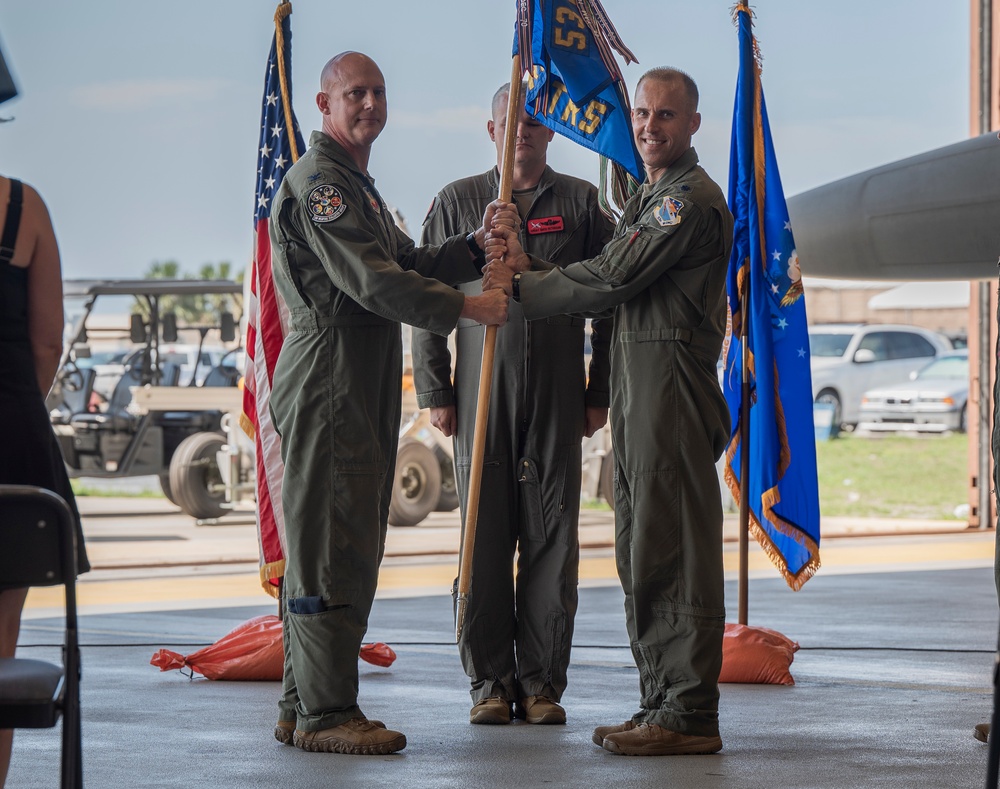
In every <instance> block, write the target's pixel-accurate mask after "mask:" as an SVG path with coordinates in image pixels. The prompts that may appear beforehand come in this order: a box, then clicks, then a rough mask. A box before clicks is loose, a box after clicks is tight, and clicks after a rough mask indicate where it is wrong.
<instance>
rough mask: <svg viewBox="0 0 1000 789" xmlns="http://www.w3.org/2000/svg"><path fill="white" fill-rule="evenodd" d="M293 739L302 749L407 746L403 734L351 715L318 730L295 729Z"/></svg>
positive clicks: (371, 750) (369, 751)
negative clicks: (335, 723)
mask: <svg viewBox="0 0 1000 789" xmlns="http://www.w3.org/2000/svg"><path fill="white" fill-rule="evenodd" d="M292 742H293V743H294V744H295V747H297V748H301V749H302V750H304V751H313V752H322V753H350V754H357V755H362V756H377V755H381V754H386V753H395V752H396V751H401V750H403V748H405V747H406V737H405V736H404V735H403V734H402V733H400V732H398V731H393V730H392V729H383V728H380V727H379V726H376V725H375V724H374V723H372V722H371V721H369V720H366V719H365V718H352V719H351V720H349V721H345V722H344V723H341V724H340V725H339V726H333V727H331V728H329V729H321V730H320V731H301V730H299V729H296V730H295V734H294V735H293V737H292Z"/></svg>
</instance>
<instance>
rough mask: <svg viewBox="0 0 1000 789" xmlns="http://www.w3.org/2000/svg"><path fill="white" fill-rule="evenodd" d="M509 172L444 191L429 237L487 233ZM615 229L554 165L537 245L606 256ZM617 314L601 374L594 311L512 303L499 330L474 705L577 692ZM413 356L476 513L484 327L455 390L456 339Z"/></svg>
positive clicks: (549, 254)
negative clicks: (587, 447)
mask: <svg viewBox="0 0 1000 789" xmlns="http://www.w3.org/2000/svg"><path fill="white" fill-rule="evenodd" d="M498 178H499V176H498V173H497V169H496V168H495V167H494V168H493V169H492V170H490V171H489V172H486V173H484V174H482V175H477V176H473V177H471V178H465V179H462V180H460V181H456V182H454V183H452V184H449V185H448V186H446V187H444V189H442V190H441V192H440V193H439V194H438V195H437V197H436V198H435V200H434V203H433V205H432V206H431V209H430V212H429V213H428V215H427V218H426V219H425V220H424V230H423V243H425V244H427V243H430V244H439V243H441V241H443V240H444V239H445V238H447V237H449V236H452V235H454V234H456V233H469V232H471V231H473V230H475V229H476V228H478V227H479V226H480V225H481V224H482V217H483V212H484V211H485V210H486V206H487V205H488V204H489V203H490V202H491V201H493V200H495V199H496V197H497V191H498ZM611 232H612V226H611V223H610V222H609V221H608V220H607V219H606V218H605V217H604V215H603V214H602V213H601V211H600V208H599V206H598V204H597V190H596V189H595V188H594V187H593V185H592V184H590V183H587V182H586V181H583V180H580V179H578V178H573V177H571V176H566V175H560V174H558V173H556V172H554V171H553V170H552V168H550V167H546V168H545V170H544V172H543V174H542V177H541V179H540V181H539V183H538V187H537V189H536V190H535V195H534V199H533V201H532V203H531V206H530V208H529V210H528V211H527V213H526V215H525V216H524V217H523V224H522V230H521V242H522V244H524V247H525V249H526V250H529V251H531V252H532V253H534V254H536V255H538V256H539V257H541V258H545V259H546V260H547V261H549V263H547V264H546V265H553V264H554V265H565V264H567V263H571V262H573V261H575V260H580V259H581V258H587V257H592V256H594V255H596V254H597V253H598V252H600V250H601V249H602V248H603V247H604V244H605V243H606V242H607V241H608V240H609V239H610V237H611ZM468 279H470V278H469V277H466V278H465V279H464V280H451V283H452V284H460V286H461V289H462V290H463V291H464V292H466V293H469V294H475V293H482V285H481V281H480V278H479V277H478V276H477V277H475V278H474V280H473V281H471V282H468V281H467V280H468ZM610 323H611V322H610V321H597V322H595V323H594V325H593V329H592V336H591V344H592V348H593V354H592V357H591V364H590V380H589V383H588V382H587V378H586V375H585V370H584V354H583V346H584V325H585V321H584V320H583V319H582V318H577V317H571V316H569V315H559V316H555V317H550V318H543V319H542V320H537V321H531V322H529V321H526V320H524V316H523V314H522V313H521V310H520V307H519V306H518V305H517V304H515V303H514V302H511V304H510V311H509V316H508V321H507V324H506V325H505V326H503V327H502V328H501V329H500V330H499V331H498V332H497V344H496V358H495V362H494V367H493V386H492V389H491V391H490V413H489V423H488V427H487V433H486V450H485V458H484V468H483V479H482V488H481V493H480V507H479V520H478V525H477V529H476V546H475V551H474V556H473V562H472V589H471V594H470V598H469V605H468V609H467V612H466V619H465V628H464V629H463V631H462V637H461V640H460V642H459V653H460V655H461V658H462V665H463V667H464V668H465V671H466V673H467V674H468V675H469V677H470V679H471V680H472V690H471V694H472V698H473V701H474V702H478V701H480V700H482V699H485V698H489V697H491V696H499V697H501V698H505V699H507V700H509V701H517V700H519V699H522V698H526V697H528V696H538V695H541V696H546V697H548V698H550V699H552V700H553V701H558V700H559V699H560V698H561V697H562V694H563V691H564V690H565V689H566V669H567V666H568V665H569V657H570V646H571V643H572V638H573V619H574V617H575V615H576V607H577V580H578V575H579V567H578V565H579V555H580V547H579V534H578V531H577V526H578V521H579V515H580V475H581V468H580V466H581V440H582V438H583V431H584V418H585V414H584V408H585V405H590V406H599V407H605V408H606V407H607V406H608V404H609V393H608V375H609V365H608V334H609V332H610V330H611V326H610ZM412 352H413V378H414V386H415V388H416V392H417V403H418V405H420V407H421V408H430V407H434V406H447V405H455V406H456V411H457V421H458V430H457V434H456V436H455V465H456V468H457V480H456V481H457V483H458V489H459V494H460V495H459V499H460V501H461V503H462V509H463V516H464V514H465V512H464V511H465V506H466V502H467V501H468V490H469V469H470V465H471V455H472V441H473V434H474V432H475V430H474V428H475V419H476V405H477V402H478V398H479V373H480V367H481V362H482V353H483V328H482V327H481V326H478V325H477V324H475V323H473V322H472V321H466V320H461V321H459V323H458V332H457V339H456V357H457V358H456V366H455V382H454V386H452V380H451V354H450V353H449V351H448V344H447V340H446V338H444V337H441V336H439V335H435V334H431V333H429V332H425V331H416V330H415V331H414V332H413V341H412ZM464 520H465V519H464V517H463V523H464ZM515 549H516V550H517V556H518V559H517V584H516V587H515V583H514V572H513V561H514V552H515Z"/></svg>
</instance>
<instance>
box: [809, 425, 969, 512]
mask: <svg viewBox="0 0 1000 789" xmlns="http://www.w3.org/2000/svg"><path fill="white" fill-rule="evenodd" d="M968 447H969V437H968V436H967V435H966V434H964V433H951V434H948V435H942V436H938V435H921V436H905V435H886V436H856V435H853V434H849V433H848V434H843V433H842V434H841V437H840V438H837V439H833V440H830V441H818V442H817V443H816V463H817V467H818V472H819V504H820V512H821V513H822V514H823V515H827V516H855V517H862V518H864V517H868V518H924V519H929V520H939V519H954V520H957V518H956V516H955V508H956V507H957V506H959V505H961V504H967V503H968V500H969V494H968Z"/></svg>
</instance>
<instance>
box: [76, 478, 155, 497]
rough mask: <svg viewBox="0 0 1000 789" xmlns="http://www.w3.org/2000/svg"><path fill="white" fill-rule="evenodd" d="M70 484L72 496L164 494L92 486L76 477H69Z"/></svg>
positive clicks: (145, 495) (147, 495)
mask: <svg viewBox="0 0 1000 789" xmlns="http://www.w3.org/2000/svg"><path fill="white" fill-rule="evenodd" d="M69 483H70V486H71V487H72V488H73V495H74V496H104V497H113V498H116V499H118V498H121V499H162V498H164V495H163V493H162V492H160V491H158V490H119V489H111V488H107V489H105V488H93V487H90V486H88V485H85V484H83V483H81V482H80V480H78V479H71V480H70V481H69Z"/></svg>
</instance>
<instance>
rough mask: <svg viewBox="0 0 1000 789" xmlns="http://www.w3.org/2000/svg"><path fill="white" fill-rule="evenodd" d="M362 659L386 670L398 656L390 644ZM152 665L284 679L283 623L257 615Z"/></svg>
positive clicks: (217, 675)
mask: <svg viewBox="0 0 1000 789" xmlns="http://www.w3.org/2000/svg"><path fill="white" fill-rule="evenodd" d="M360 657H361V659H362V660H365V661H367V662H368V663H373V664H374V665H376V666H383V667H384V666H391V665H392V663H393V661H394V660H395V659H396V653H395V652H393V651H392V649H391V648H390V647H389V646H388V645H386V644H382V643H376V644H365V645H363V646H362V647H361V654H360ZM149 662H150V665H153V666H157V667H159V669H160V671H170V670H171V669H182V670H183V669H185V668H186V669H187V670H188V671H189V672H190V673H191V675H193V674H194V673H196V672H197V673H198V674H201V675H202V676H204V677H206V678H207V679H228V680H244V681H245V680H280V679H281V675H282V672H283V670H284V650H283V649H282V644H281V620H280V619H278V617H276V616H275V615H274V614H266V615H264V616H257V617H254V618H253V619H250V620H247V621H246V622H244V623H243V624H242V625H240V626H239V627H237V628H236V629H235V630H233V631H232V632H230V633H227V634H226V635H225V636H223V637H222V638H220V639H219V640H218V641H216V642H215V643H214V644H212V645H210V646H207V647H205V648H204V649H199V650H198V651H197V652H192V653H191V654H190V655H187V656H186V657H185V656H184V655H180V654H178V653H177V652H171V651H170V650H169V649H161V650H159V651H158V652H157V653H156V654H154V655H153V657H152V659H151V660H150V661H149Z"/></svg>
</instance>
